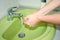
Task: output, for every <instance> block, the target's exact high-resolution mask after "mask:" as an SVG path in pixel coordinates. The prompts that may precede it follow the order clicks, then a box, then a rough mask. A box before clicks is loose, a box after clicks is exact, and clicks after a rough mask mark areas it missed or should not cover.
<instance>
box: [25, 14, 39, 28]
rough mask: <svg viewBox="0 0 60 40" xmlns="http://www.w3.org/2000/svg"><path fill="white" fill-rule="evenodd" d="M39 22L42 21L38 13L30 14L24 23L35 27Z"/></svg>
mask: <svg viewBox="0 0 60 40" xmlns="http://www.w3.org/2000/svg"><path fill="white" fill-rule="evenodd" d="M39 22H40V19H38V16H37V14H36V13H33V14H30V15H28V16H26V17H25V18H24V23H25V24H27V25H29V26H31V27H34V26H35V25H36V24H37V23H39Z"/></svg>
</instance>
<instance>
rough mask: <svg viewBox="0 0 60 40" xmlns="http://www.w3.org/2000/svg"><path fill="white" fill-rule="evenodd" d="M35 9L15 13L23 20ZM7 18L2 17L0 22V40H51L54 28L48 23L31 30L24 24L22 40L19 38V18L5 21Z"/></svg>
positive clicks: (20, 29)
mask: <svg viewBox="0 0 60 40" xmlns="http://www.w3.org/2000/svg"><path fill="white" fill-rule="evenodd" d="M35 11H37V10H36V9H28V8H27V9H21V10H18V11H17V13H22V14H23V18H24V17H25V16H27V15H29V14H31V13H32V12H35ZM7 17H8V16H5V17H3V18H2V19H1V20H0V40H53V39H54V36H55V33H56V27H55V25H54V24H50V23H45V22H44V23H39V24H38V25H36V27H34V28H32V27H29V26H28V25H26V24H24V34H25V37H24V38H20V37H19V34H20V33H21V32H22V26H21V21H20V19H19V18H14V19H13V20H10V21H9V20H7Z"/></svg>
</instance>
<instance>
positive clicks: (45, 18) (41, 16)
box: [24, 0, 60, 27]
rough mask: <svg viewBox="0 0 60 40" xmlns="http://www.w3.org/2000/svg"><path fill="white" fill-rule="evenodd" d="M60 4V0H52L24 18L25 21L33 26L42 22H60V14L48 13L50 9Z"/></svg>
mask: <svg viewBox="0 0 60 40" xmlns="http://www.w3.org/2000/svg"><path fill="white" fill-rule="evenodd" d="M59 6H60V0H51V2H50V3H48V4H47V5H45V6H44V7H43V8H42V9H40V10H38V11H37V12H34V13H32V14H30V15H28V16H26V17H25V18H24V23H25V24H27V25H29V26H31V27H33V26H35V25H36V24H38V23H40V22H48V23H54V24H60V18H59V17H60V14H53V15H46V14H48V13H49V12H50V11H52V10H54V9H55V8H57V7H59Z"/></svg>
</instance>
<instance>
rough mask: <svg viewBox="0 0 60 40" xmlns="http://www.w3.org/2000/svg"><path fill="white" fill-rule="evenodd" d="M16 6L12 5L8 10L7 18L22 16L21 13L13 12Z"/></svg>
mask: <svg viewBox="0 0 60 40" xmlns="http://www.w3.org/2000/svg"><path fill="white" fill-rule="evenodd" d="M17 9H18V7H12V8H10V9H9V10H8V20H9V21H10V20H13V18H14V17H22V16H23V15H22V14H21V13H15V12H16V11H17Z"/></svg>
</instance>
